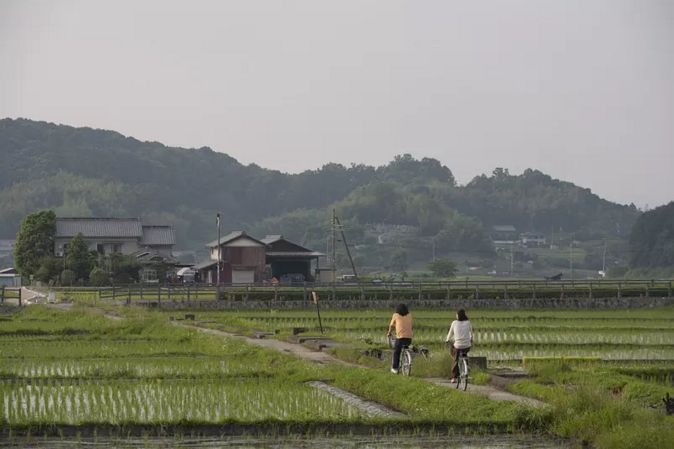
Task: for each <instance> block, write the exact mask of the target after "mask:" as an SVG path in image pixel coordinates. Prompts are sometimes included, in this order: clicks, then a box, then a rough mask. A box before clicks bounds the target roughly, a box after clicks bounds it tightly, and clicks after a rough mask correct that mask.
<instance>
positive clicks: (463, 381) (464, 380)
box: [457, 357, 468, 391]
mask: <svg viewBox="0 0 674 449" xmlns="http://www.w3.org/2000/svg"><path fill="white" fill-rule="evenodd" d="M459 371H460V372H461V376H460V377H459V381H458V382H457V386H458V385H459V384H460V385H461V388H462V389H463V391H466V389H467V388H468V358H467V357H462V358H461V364H460V365H459Z"/></svg>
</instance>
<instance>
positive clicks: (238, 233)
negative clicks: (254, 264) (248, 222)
mask: <svg viewBox="0 0 674 449" xmlns="http://www.w3.org/2000/svg"><path fill="white" fill-rule="evenodd" d="M239 237H246V238H248V239H251V240H252V241H254V242H257V243H260V244H261V245H264V243H262V242H261V241H259V240H258V239H256V238H255V237H251V236H249V235H248V234H246V232H245V231H234V232H230V233H229V234H227V235H222V236H220V245H226V244H227V243H229V242H231V241H233V240H236V239H238V238H239ZM206 247H207V248H217V247H218V240H217V239H215V240H213V241H212V242H208V243H207V244H206Z"/></svg>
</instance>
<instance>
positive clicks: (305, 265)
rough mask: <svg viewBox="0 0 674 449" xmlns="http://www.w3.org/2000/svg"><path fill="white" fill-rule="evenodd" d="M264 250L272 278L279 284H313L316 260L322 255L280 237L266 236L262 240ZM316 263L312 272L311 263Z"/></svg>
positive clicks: (316, 266) (316, 265)
mask: <svg viewBox="0 0 674 449" xmlns="http://www.w3.org/2000/svg"><path fill="white" fill-rule="evenodd" d="M261 241H262V243H264V244H265V245H266V246H267V248H266V264H267V265H268V266H269V267H270V269H271V275H272V277H275V278H276V279H278V280H279V281H281V282H304V281H307V282H313V281H314V280H315V269H316V268H318V258H319V257H321V256H324V254H323V253H319V252H316V251H312V250H310V249H307V248H304V247H303V246H300V245H298V244H297V243H293V242H291V241H289V240H287V239H285V238H283V236H282V235H268V236H266V237H265V238H263V239H262V240H261ZM314 261H315V262H316V264H315V269H314V270H312V262H314Z"/></svg>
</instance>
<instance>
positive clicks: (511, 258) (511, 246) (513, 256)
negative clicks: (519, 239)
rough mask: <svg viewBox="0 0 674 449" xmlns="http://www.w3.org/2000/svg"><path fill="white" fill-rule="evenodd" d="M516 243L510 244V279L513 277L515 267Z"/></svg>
mask: <svg viewBox="0 0 674 449" xmlns="http://www.w3.org/2000/svg"><path fill="white" fill-rule="evenodd" d="M514 248H515V242H514V241H513V242H511V243H510V277H512V276H513V269H514V265H515V254H514Z"/></svg>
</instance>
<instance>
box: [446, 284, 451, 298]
mask: <svg viewBox="0 0 674 449" xmlns="http://www.w3.org/2000/svg"><path fill="white" fill-rule="evenodd" d="M450 288H451V287H450V284H447V301H449V299H450V298H451V297H452V294H451V293H450V291H449V290H450Z"/></svg>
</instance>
